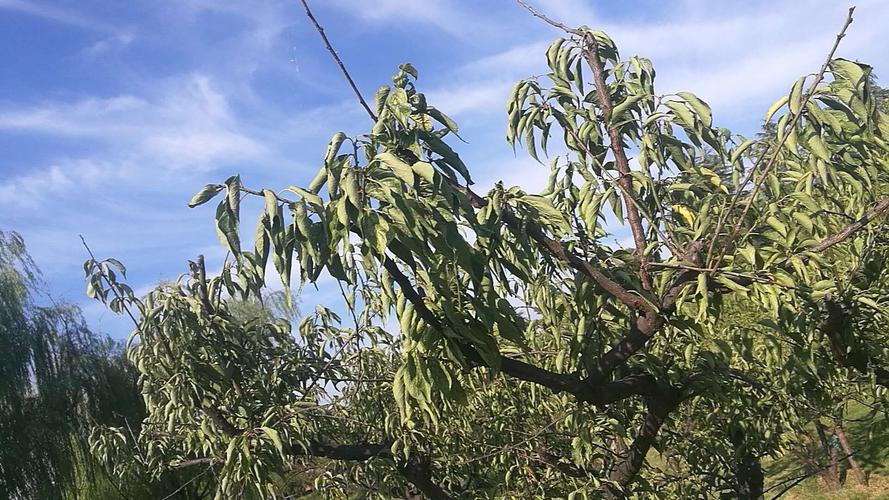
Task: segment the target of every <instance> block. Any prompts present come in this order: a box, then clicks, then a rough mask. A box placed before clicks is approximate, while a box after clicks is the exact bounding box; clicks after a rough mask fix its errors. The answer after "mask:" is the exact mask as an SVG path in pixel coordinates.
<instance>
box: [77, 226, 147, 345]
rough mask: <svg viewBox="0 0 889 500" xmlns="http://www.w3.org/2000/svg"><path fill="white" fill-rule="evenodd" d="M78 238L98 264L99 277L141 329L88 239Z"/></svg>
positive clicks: (135, 324) (137, 328) (137, 327)
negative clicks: (97, 258) (91, 248)
mask: <svg viewBox="0 0 889 500" xmlns="http://www.w3.org/2000/svg"><path fill="white" fill-rule="evenodd" d="M78 236H80V241H81V242H83V248H86V252H87V253H88V254H89V256H90V258H91V259H93V262H94V263H95V264H96V268H97V269H98V270H99V275H100V276H102V279H104V280H105V282H106V283H107V284H108V287H109V288H111V292H112V293H114V296H115V297H117V298H118V299H120V304H121V306H122V307H123V310H124V311H126V312H127V315H128V316H129V317H130V319H131V320H133V325H134V326H135V327H136V330H139V329H140V328H139V322H138V321H136V317H135V316H134V315H133V313H132V312H130V308H129V307H127V303H126V302H124V300H123V297H121V296H120V293H118V291H117V288H116V287H115V286H114V285H113V284H111V280H110V279H109V278H108V276H106V275H105V270H104V269H102V266H101V265H99V261H98V260H96V256H95V255H94V254H93V251H92V250H90V247H89V245H87V244H86V239H84V237H83V235H82V234H79V235H78Z"/></svg>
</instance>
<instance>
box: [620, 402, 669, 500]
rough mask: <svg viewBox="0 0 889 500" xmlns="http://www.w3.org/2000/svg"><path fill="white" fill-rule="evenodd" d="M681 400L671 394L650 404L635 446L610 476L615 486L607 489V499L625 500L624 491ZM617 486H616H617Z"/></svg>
mask: <svg viewBox="0 0 889 500" xmlns="http://www.w3.org/2000/svg"><path fill="white" fill-rule="evenodd" d="M680 401H681V398H680V397H678V395H673V394H670V395H668V396H666V397H663V398H661V399H652V400H649V403H648V413H646V415H645V419H644V420H643V421H642V426H641V427H640V428H639V432H638V433H637V434H636V439H634V440H633V444H631V445H630V447H629V448H628V449H627V452H626V453H625V454H624V456H623V457H622V459H621V460H619V461H618V462H617V463H616V464H615V465H614V466H613V467H612V469H611V472H610V473H609V474H608V479H609V480H610V481H612V483H613V484H611V485H608V486H606V487H605V491H604V493H605V497H606V498H611V499H618V498H625V497H626V495H625V493H624V490H625V488H626V487H627V486H629V485H630V484H631V483H632V482H633V480H634V479H635V478H636V474H638V473H639V470H640V469H641V468H642V465H643V464H644V463H645V456H646V455H647V454H648V450H650V449H651V446H652V445H653V444H654V441H655V439H656V438H657V434H658V432H659V431H660V429H661V426H663V425H664V422H666V421H667V417H668V416H669V415H670V412H672V411H673V410H675V409H676V407H677V406H679V403H680ZM615 485H616V486H615Z"/></svg>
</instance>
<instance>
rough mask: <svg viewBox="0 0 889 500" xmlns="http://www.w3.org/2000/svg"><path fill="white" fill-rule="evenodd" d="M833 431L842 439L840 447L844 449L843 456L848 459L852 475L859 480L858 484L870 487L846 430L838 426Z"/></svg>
mask: <svg viewBox="0 0 889 500" xmlns="http://www.w3.org/2000/svg"><path fill="white" fill-rule="evenodd" d="M833 430H834V432H835V433H836V435H837V437H838V438H839V439H840V446H842V447H843V454H844V455H846V456H847V457H848V460H849V467H851V468H852V473H853V474H855V477H856V478H857V479H858V483H859V484H861V485H863V486H869V481H868V477H867V474H865V473H864V470H862V469H861V465H860V464H859V463H858V460H855V451H854V450H853V449H852V446H851V445H850V444H849V437H848V436H846V431H845V429H843V426H842V425H837V426H836V427H834V428H833Z"/></svg>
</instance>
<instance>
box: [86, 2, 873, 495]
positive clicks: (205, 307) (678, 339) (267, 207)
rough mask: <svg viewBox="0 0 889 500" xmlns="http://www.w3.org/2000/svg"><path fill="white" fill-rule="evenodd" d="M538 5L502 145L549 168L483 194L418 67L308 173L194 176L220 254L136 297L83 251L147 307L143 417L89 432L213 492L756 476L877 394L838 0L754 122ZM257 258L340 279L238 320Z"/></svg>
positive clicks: (868, 155) (869, 127)
mask: <svg viewBox="0 0 889 500" xmlns="http://www.w3.org/2000/svg"><path fill="white" fill-rule="evenodd" d="M535 14H536V13H535ZM309 15H310V17H311V14H309ZM536 15H538V16H540V17H542V18H543V16H542V15H540V14H536ZM544 19H545V18H544ZM312 20H313V21H314V18H313V17H312ZM545 20H547V21H548V22H551V23H553V24H556V25H558V26H559V27H560V28H562V29H563V31H564V32H565V34H564V37H563V38H559V39H557V40H556V41H555V42H553V43H552V45H550V47H549V48H548V50H547V51H546V53H545V54H544V55H543V56H544V57H545V59H546V63H547V66H548V68H549V73H548V74H546V75H543V76H540V77H532V78H529V79H526V80H522V81H520V82H518V83H517V84H516V85H515V86H514V88H513V89H512V91H511V92H510V94H509V96H507V108H506V111H507V116H508V118H507V128H506V139H507V141H508V142H510V143H511V144H513V145H514V146H515V145H523V146H524V147H525V148H526V149H527V151H528V154H530V155H531V156H532V157H533V158H535V159H538V160H539V161H542V160H544V158H545V157H551V160H549V161H548V164H549V170H550V177H549V182H548V186H547V188H546V189H545V190H544V191H543V192H539V193H530V192H527V191H526V190H523V189H522V188H521V187H518V186H507V185H506V184H504V183H498V184H497V185H496V186H495V187H494V188H493V189H492V190H491V191H490V192H488V193H485V194H479V193H476V192H475V191H473V189H472V188H471V187H470V186H471V185H472V177H471V172H472V170H473V169H477V168H483V167H480V166H471V165H466V164H465V163H464V161H463V160H462V159H461V158H460V155H459V153H458V152H457V149H456V148H458V144H459V143H458V141H454V140H452V139H454V138H457V139H459V136H458V125H457V124H456V123H455V122H454V121H453V120H452V119H451V118H449V117H448V116H447V115H446V114H445V113H444V111H445V110H440V109H438V108H436V107H434V105H433V104H432V103H429V102H427V100H426V97H425V96H424V94H423V93H421V92H420V91H419V89H418V87H417V85H418V81H419V80H418V72H417V70H416V69H415V68H414V67H413V66H412V65H410V64H404V65H401V66H400V67H399V69H398V71H397V73H396V74H395V75H394V77H393V79H392V84H391V85H386V86H383V87H381V88H380V89H379V90H378V91H377V92H376V94H375V95H374V98H373V100H372V102H371V103H370V104H368V103H366V102H365V101H364V99H363V98H361V96H360V94H359V99H360V100H361V103H362V104H363V105H364V106H365V108H366V111H367V114H368V115H369V117H370V118H371V120H372V126H371V127H370V129H369V131H368V132H367V133H365V134H362V135H359V136H356V137H347V136H346V135H345V134H343V133H337V134H335V135H334V136H333V138H332V139H331V141H330V143H329V144H328V145H327V148H326V151H325V152H324V155H323V160H322V162H321V163H322V166H321V169H320V170H319V172H318V174H317V176H315V177H314V178H313V179H312V180H311V181H310V182H308V183H307V184H305V185H303V186H297V185H293V186H290V187H288V188H287V189H285V190H284V191H277V190H275V189H254V188H251V187H248V186H245V185H244V184H243V183H242V181H241V179H240V177H238V176H233V177H230V178H228V179H227V180H226V181H225V182H223V183H221V184H211V185H208V186H205V187H204V188H203V189H202V190H201V191H200V192H198V193H197V194H196V195H195V197H194V198H193V199H192V200H191V202H190V203H189V205H190V206H193V207H194V206H198V205H202V204H205V203H208V202H210V201H211V200H212V199H214V198H220V201H219V202H218V204H217V206H216V217H215V220H216V228H217V232H218V234H219V238H220V241H221V243H222V245H224V246H225V248H226V249H227V250H228V251H229V252H230V253H231V255H232V259H230V260H227V261H226V263H225V266H224V268H223V269H222V270H221V271H220V272H219V273H218V274H216V275H212V276H208V274H207V271H206V270H205V268H204V264H203V261H202V259H198V260H197V261H195V262H192V263H191V264H190V268H189V272H188V274H186V275H184V276H183V277H182V278H181V279H180V280H179V281H177V282H175V283H171V284H166V285H163V286H161V287H158V288H157V289H155V290H153V291H152V292H150V293H149V294H148V295H147V296H146V297H144V298H139V297H135V296H134V295H133V294H132V292H131V290H129V289H128V288H127V287H126V286H125V285H123V284H122V283H121V282H120V281H119V280H118V279H117V278H116V275H115V272H114V271H115V267H116V266H118V265H119V263H117V262H116V261H113V260H111V261H106V262H97V261H95V260H91V261H89V262H88V263H87V265H86V269H87V272H88V274H90V285H89V293H90V294H91V295H93V296H94V297H96V298H99V299H101V300H105V301H107V302H108V303H109V305H110V306H111V307H112V308H113V309H115V310H118V311H121V310H127V311H130V312H131V313H132V314H133V316H134V318H136V322H137V324H136V328H135V330H134V332H133V336H132V338H131V343H130V347H129V349H128V351H127V354H128V356H129V359H130V360H131V361H132V362H133V363H134V365H135V366H136V367H137V369H138V371H139V386H140V389H141V391H142V395H143V397H144V399H145V404H146V407H147V412H148V415H147V418H146V421H145V423H144V425H143V427H142V432H141V433H140V434H139V435H138V436H135V438H130V437H128V436H125V435H124V434H123V433H122V432H120V431H119V430H118V431H115V430H114V429H106V430H104V431H102V432H97V433H96V435H95V436H94V441H93V448H94V450H95V451H96V452H97V453H99V454H100V455H102V456H105V457H107V459H108V460H109V461H110V462H112V463H118V464H120V467H121V470H123V469H125V468H127V467H135V466H138V467H145V468H148V469H150V470H157V471H160V470H169V469H183V468H191V467H198V468H201V469H202V470H203V471H205V472H208V473H209V472H212V473H213V474H214V475H215V476H216V477H217V478H218V483H217V495H218V497H220V498H222V497H232V496H237V497H249V498H252V497H257V498H271V497H274V496H276V495H283V494H287V493H291V492H293V491H294V490H295V489H299V488H304V487H306V486H305V485H309V484H313V486H311V488H315V489H322V490H323V491H325V492H328V493H329V494H331V495H334V494H335V493H337V492H340V493H342V494H346V493H347V492H355V491H361V492H363V493H365V494H367V495H377V496H381V497H389V496H393V495H401V494H405V492H407V493H411V492H416V493H421V494H423V495H425V496H427V497H429V498H448V497H461V498H463V497H493V496H515V497H532V496H545V497H551V496H560V497H568V498H578V497H598V496H611V497H621V496H624V495H643V494H650V495H664V496H677V495H679V496H683V497H686V496H687V497H692V496H698V495H709V496H713V495H717V494H726V495H730V496H736V497H742V498H756V497H759V496H760V495H761V494H762V491H763V477H762V470H761V466H760V460H761V458H762V457H764V456H767V455H772V456H777V455H778V454H780V453H781V452H782V450H786V449H787V447H788V446H789V443H788V440H789V439H792V436H793V435H794V432H796V431H799V430H800V429H801V428H802V427H803V426H804V425H805V424H806V423H807V422H810V421H811V420H812V414H813V413H814V414H817V415H821V414H823V413H824V412H825V411H826V410H825V408H832V407H834V405H835V404H836V399H837V398H840V399H842V398H843V397H846V396H843V395H844V394H849V393H854V395H856V397H861V398H864V399H867V401H869V402H870V403H871V404H875V405H877V406H878V407H881V408H883V410H885V406H880V405H885V403H886V398H885V390H886V387H889V371H887V370H886V367H887V366H889V352H887V346H889V342H887V340H889V339H887V337H886V335H887V329H886V326H887V322H886V308H887V301H889V295H887V293H886V290H887V273H886V266H885V265H884V262H885V259H886V257H887V249H889V247H887V245H886V241H885V239H881V234H882V231H881V228H882V226H881V224H883V222H882V221H883V220H884V219H883V218H882V217H883V215H884V214H885V212H886V211H887V210H889V189H887V185H889V184H887V180H889V144H887V142H886V141H887V138H889V121H887V118H886V116H885V115H884V114H883V112H884V109H881V107H880V106H879V105H878V101H877V99H876V98H875V95H874V87H873V84H872V81H871V78H870V76H871V68H870V67H869V66H867V65H865V64H862V63H859V62H855V61H852V60H848V59H843V58H839V57H836V56H835V51H836V49H837V45H838V44H839V41H840V39H841V38H842V36H843V34H844V33H845V30H846V28H847V27H848V24H849V23H850V22H851V12H850V17H849V19H848V20H847V22H846V25H845V26H844V27H843V29H842V31H841V33H840V35H839V36H838V37H837V41H836V44H834V46H833V48H832V49H831V50H830V53H829V55H828V57H827V60H826V61H825V63H824V66H823V67H821V68H820V69H819V70H818V71H817V72H815V73H813V74H810V75H806V76H803V77H801V78H800V79H799V80H797V81H796V82H793V83H792V85H791V86H790V89H789V92H788V95H787V96H785V97H783V98H782V99H780V100H779V101H778V102H776V103H775V105H773V106H772V107H771V108H770V109H769V110H768V111H767V113H766V118H765V120H766V122H767V123H771V122H775V126H774V130H775V134H774V135H765V136H762V137H760V138H755V139H747V138H744V137H741V136H738V135H734V134H732V133H731V132H730V131H729V130H727V129H725V128H721V127H718V126H717V125H716V124H715V121H714V116H713V113H712V111H711V109H710V107H709V106H708V105H707V104H706V103H705V102H704V101H702V100H701V99H700V98H698V97H697V96H696V95H694V94H693V93H690V92H678V93H675V94H658V93H657V92H656V91H655V75H656V73H655V69H654V66H653V64H652V62H651V61H649V60H647V59H645V58H643V57H637V56H634V57H629V58H622V57H621V55H620V53H619V51H618V48H617V45H616V43H615V42H614V41H613V40H612V39H611V38H609V37H608V35H606V34H605V33H603V32H601V31H597V30H594V29H591V28H588V27H580V28H576V29H575V28H568V27H566V26H564V25H560V24H558V23H554V22H552V21H550V20H548V19H545ZM319 28H320V26H319ZM321 34H322V36H323V30H322V31H321ZM324 41H325V42H326V43H327V44H328V48H330V46H329V42H328V41H327V39H326V37H325V38H324ZM331 52H332V53H333V54H334V57H336V53H335V52H334V51H333V50H332V48H331ZM350 82H351V79H350ZM353 86H354V84H353ZM557 143H558V144H557ZM541 168H545V167H544V166H541ZM285 191H286V193H285ZM254 199H255V200H257V201H258V202H259V203H258V204H257V205H251V204H250V202H251V200H254ZM242 205H243V209H242ZM251 207H258V210H257V211H258V212H259V215H258V221H257V224H256V232H255V233H254V234H255V237H253V238H251V240H252V244H251V245H248V248H247V249H245V248H244V245H243V243H242V242H243V239H244V235H243V234H242V231H241V218H242V213H246V212H249V211H250V210H251ZM616 224H624V225H625V227H626V228H628V230H629V233H630V235H631V236H632V245H631V246H630V247H629V248H623V247H620V246H615V245H613V244H611V243H609V241H611V238H609V237H608V236H610V234H611V233H610V232H612V231H614V230H615V227H616ZM883 238H884V237H883ZM269 260H271V261H272V262H271V266H268V261H269ZM270 273H274V274H275V275H276V278H274V279H276V280H280V282H281V283H283V284H284V286H285V288H286V289H287V290H289V289H290V287H291V286H292V285H294V284H296V283H295V282H298V283H299V285H300V286H302V285H305V284H311V283H317V282H319V281H322V280H330V281H332V282H334V283H335V285H337V286H339V287H340V289H341V291H342V303H341V304H339V305H338V306H332V305H319V306H317V308H316V309H315V310H314V311H313V312H311V313H310V314H308V315H307V316H305V317H304V318H303V319H302V320H301V321H300V322H299V324H298V325H296V327H295V328H292V324H291V322H290V321H288V320H276V319H273V318H269V317H266V316H264V315H253V316H244V315H239V314H235V313H234V312H233V311H232V308H231V306H230V304H229V299H230V298H232V297H241V298H247V299H249V298H250V297H261V293H262V291H263V289H265V288H266V286H267V282H269V281H270V280H272V277H271V276H270ZM303 300H304V302H305V301H306V296H305V295H304V296H303ZM336 310H340V311H345V313H346V314H344V315H338V314H337V313H336V312H335V311H336ZM133 449H137V450H139V452H138V457H139V461H138V462H139V463H138V464H134V463H133V461H131V460H130V461H128V460H127V457H129V456H132V450H133Z"/></svg>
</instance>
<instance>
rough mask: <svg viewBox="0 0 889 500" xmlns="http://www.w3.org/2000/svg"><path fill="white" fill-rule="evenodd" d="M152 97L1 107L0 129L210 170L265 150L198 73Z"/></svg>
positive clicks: (173, 166) (175, 81) (174, 166)
mask: <svg viewBox="0 0 889 500" xmlns="http://www.w3.org/2000/svg"><path fill="white" fill-rule="evenodd" d="M164 87H165V88H164V89H163V90H162V91H161V92H160V93H158V94H157V95H154V96H150V97H136V96H133V95H121V96H116V97H110V98H85V99H81V100H78V101H74V102H60V103H59V102H55V103H48V104H43V105H39V106H36V107H28V108H12V109H0V130H4V129H5V130H18V131H29V132H33V133H38V134H47V135H61V136H71V137H82V138H89V139H92V140H94V141H96V142H98V143H99V144H101V145H103V146H104V147H107V148H109V149H111V150H114V151H118V152H121V151H124V152H126V155H127V156H128V159H129V160H133V159H143V160H151V161H152V163H157V164H163V165H166V166H167V168H171V169H180V168H198V169H207V168H212V167H213V166H214V165H215V164H216V163H217V162H219V161H220V160H224V161H226V162H230V161H237V160H239V159H240V160H243V159H249V158H256V157H259V156H262V155H263V154H264V153H266V148H265V146H263V145H262V144H261V142H260V141H258V140H256V139H254V138H252V137H251V136H250V135H249V133H247V132H245V131H244V130H242V127H241V126H240V125H239V123H238V120H237V119H236V118H235V116H234V115H233V113H232V110H231V108H230V106H229V103H228V101H227V99H226V97H225V96H224V95H223V94H221V93H220V92H219V91H217V89H216V88H215V86H214V83H213V81H212V80H210V78H208V77H207V76H205V75H201V74H193V75H189V76H187V77H185V78H179V79H173V80H171V81H168V82H166V83H165V85H164Z"/></svg>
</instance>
